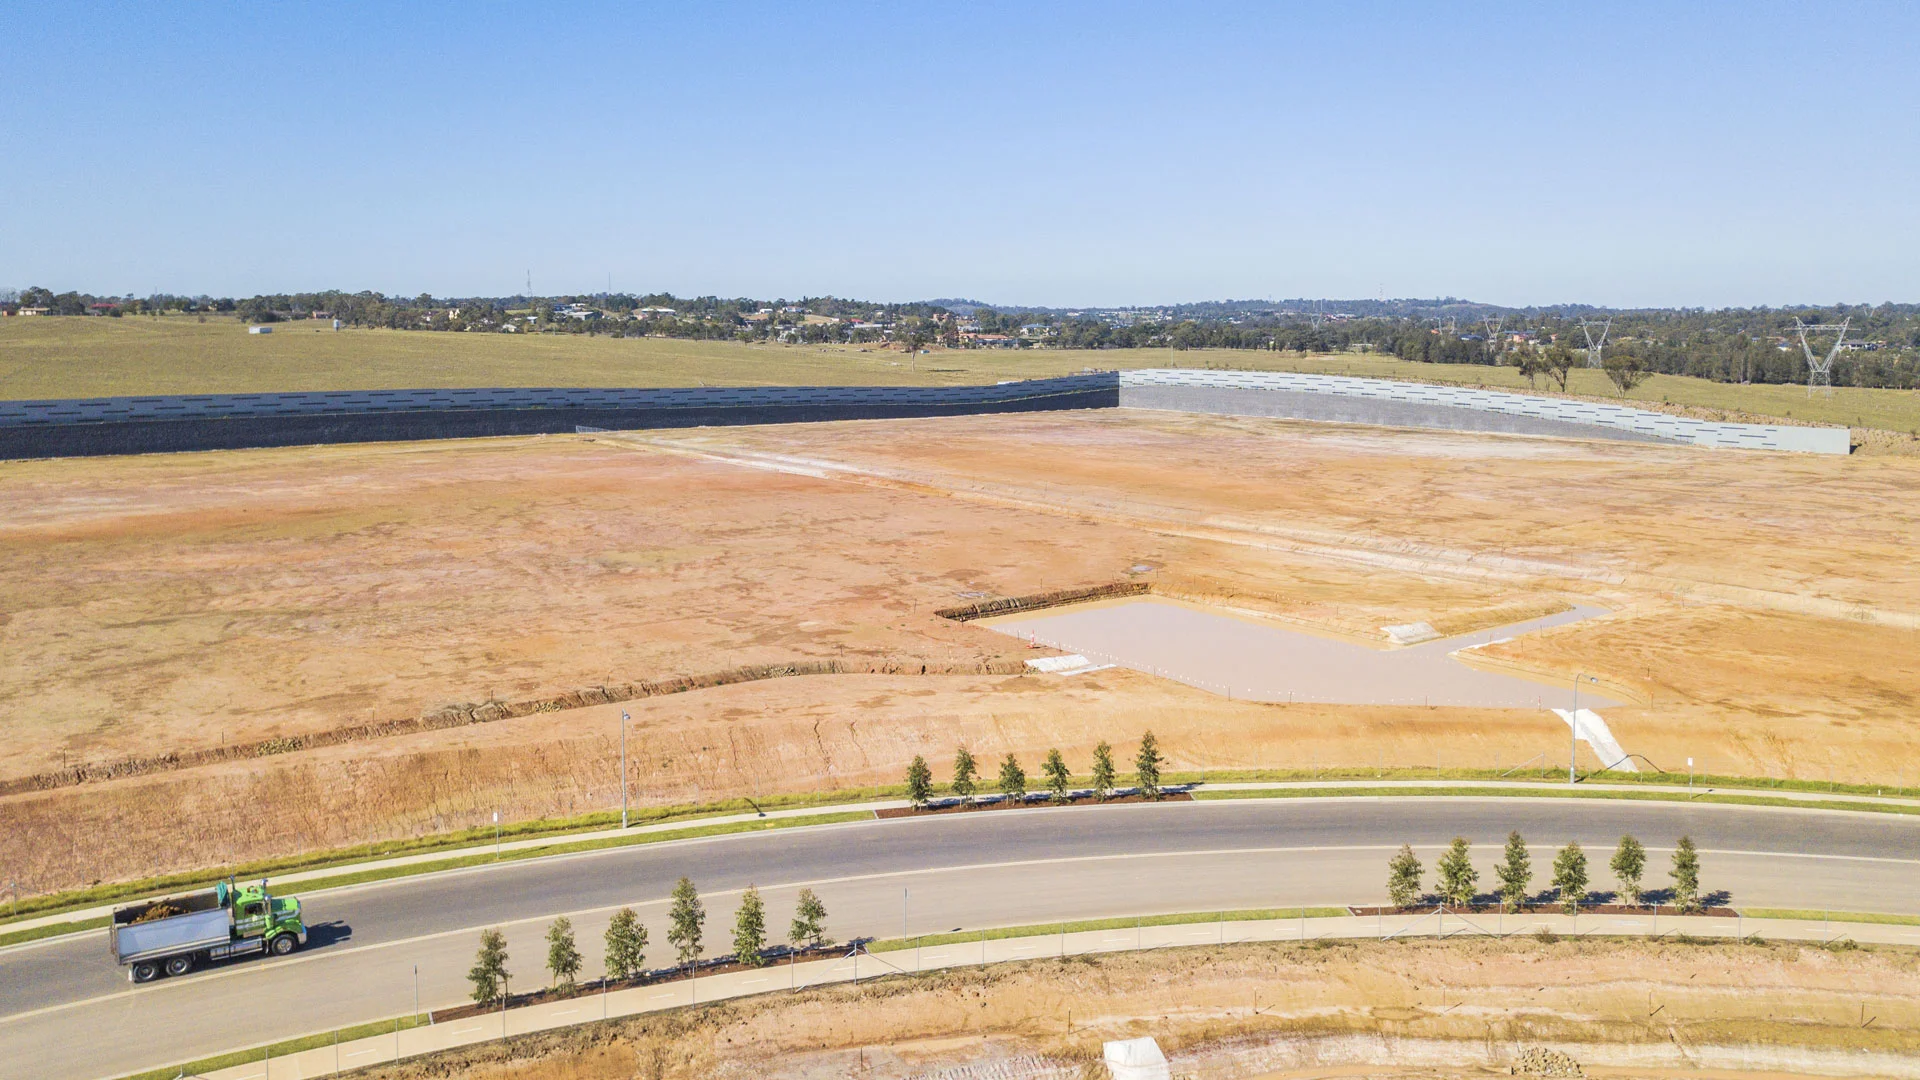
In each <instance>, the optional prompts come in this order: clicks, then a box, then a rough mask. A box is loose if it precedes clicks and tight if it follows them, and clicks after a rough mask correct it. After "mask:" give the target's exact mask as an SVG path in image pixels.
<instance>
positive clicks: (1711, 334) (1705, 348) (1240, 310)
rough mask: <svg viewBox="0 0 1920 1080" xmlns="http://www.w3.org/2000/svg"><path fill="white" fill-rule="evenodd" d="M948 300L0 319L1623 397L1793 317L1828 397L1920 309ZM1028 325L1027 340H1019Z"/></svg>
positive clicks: (39, 296)
mask: <svg viewBox="0 0 1920 1080" xmlns="http://www.w3.org/2000/svg"><path fill="white" fill-rule="evenodd" d="M952 302H953V303H955V304H957V305H959V306H960V307H961V308H962V309H963V310H962V311H953V310H950V309H948V308H945V307H942V306H940V305H939V304H936V303H905V304H891V303H880V302H876V301H864V300H854V299H847V298H840V297H802V298H800V299H798V300H788V299H786V298H775V299H772V300H761V299H755V298H752V297H719V296H697V297H680V296H675V295H673V294H671V293H648V294H633V293H611V292H609V293H597V294H574V295H560V296H532V295H514V296H494V297H479V296H476V297H436V296H433V295H431V294H426V293H422V294H420V295H418V296H414V297H399V296H388V295H385V294H383V293H379V292H375V291H369V290H361V291H358V292H350V291H346V290H338V289H334V290H322V291H317V292H308V293H272V294H262V295H258V296H250V297H244V298H233V297H210V296H204V295H203V296H181V295H174V294H166V293H155V294H152V295H149V296H145V297H134V296H120V297H115V296H97V295H94V294H91V293H86V292H76V291H68V292H60V293H56V292H54V291H52V290H50V289H47V288H45V287H42V286H34V287H32V288H28V289H25V290H20V291H18V292H12V293H11V295H9V294H7V293H0V309H4V310H8V311H14V310H18V309H20V308H23V307H24V308H36V309H45V310H47V311H48V313H50V314H55V315H85V314H89V313H90V312H93V313H100V314H107V315H114V316H124V315H141V314H161V313H175V312H180V313H189V314H191V313H200V314H207V313H216V314H232V315H235V316H237V317H240V318H245V319H248V320H250V321H255V322H272V321H277V320H280V319H289V318H290V319H300V318H305V317H307V316H308V315H310V314H312V313H315V312H326V313H327V314H328V315H329V316H330V317H333V318H338V319H340V320H341V321H342V323H344V324H345V325H348V326H353V327H376V328H385V329H396V330H442V331H483V332H500V331H503V330H506V329H507V328H508V327H509V326H511V327H512V328H513V329H515V330H520V331H534V332H542V333H576V334H587V335H595V336H603V335H604V336H614V337H672V338H690V339H715V340H738V341H747V342H756V341H757V342H787V343H793V344H825V343H835V342H838V343H846V342H853V343H877V342H888V343H892V344H896V345H904V346H906V347H907V348H909V349H920V348H924V347H926V346H929V345H934V344H940V345H945V346H948V347H960V346H962V345H964V344H966V343H967V342H968V341H970V340H971V336H972V335H973V334H976V333H977V334H990V335H1002V336H1007V337H1011V338H1013V339H1014V340H1015V342H1016V343H1017V344H1018V345H1020V346H1022V347H1035V346H1045V347H1050V348H1052V347H1057V348H1073V349H1172V350H1198V349H1252V350H1268V351H1286V352H1298V353H1330V352H1348V351H1364V352H1369V353H1374V354H1378V355H1388V356H1393V357H1396V358H1398V359H1402V360H1411V361H1418V362H1423V363H1435V364H1480V365H1501V366H1513V367H1519V368H1520V369H1521V371H1522V373H1523V374H1526V375H1527V376H1528V378H1529V379H1530V380H1535V381H1536V384H1537V380H1538V379H1540V378H1546V379H1548V381H1549V382H1550V383H1553V382H1558V383H1560V384H1562V386H1564V382H1565V378H1564V372H1565V371H1566V370H1567V369H1568V368H1571V367H1573V366H1585V356H1584V354H1585V351H1586V350H1585V347H1586V337H1585V334H1584V333H1583V331H1582V330H1581V327H1580V321H1581V320H1582V319H1583V318H1587V317H1592V316H1604V317H1607V318H1610V319H1611V320H1612V325H1611V328H1610V330H1609V333H1608V341H1607V345H1606V347H1605V349H1604V350H1603V351H1602V357H1603V360H1610V361H1612V363H1610V364H1608V365H1606V366H1607V368H1608V374H1609V375H1610V376H1613V377H1614V380H1615V383H1616V385H1620V386H1621V387H1622V389H1631V386H1632V384H1633V383H1634V382H1637V381H1639V380H1640V379H1644V378H1645V377H1646V376H1647V375H1651V374H1667V375H1688V376H1694V377H1697V378H1703V379H1709V380H1713V381H1717V382H1737V383H1800V382H1805V381H1806V377H1807V363H1806V357H1805V354H1804V352H1803V351H1802V350H1801V348H1800V343H1799V339H1798V337H1797V335H1796V333H1795V323H1796V320H1797V321H1800V322H1804V323H1807V324H1809V325H1811V324H1816V323H1823V324H1837V323H1839V322H1841V321H1843V320H1847V321H1848V322H1849V330H1848V332H1847V336H1848V340H1850V341H1857V342H1861V343H1864V344H1865V345H1867V346H1870V347H1868V348H1862V349H1858V350H1851V351H1845V352H1842V353H1841V355H1840V357H1839V358H1838V359H1837V360H1836V361H1835V364H1834V370H1833V382H1834V384H1835V385H1837V386H1873V387H1899V388H1913V387H1915V386H1920V304H1891V303H1888V304H1879V305H1867V304H1838V305H1834V306H1831V307H1813V306H1808V307H1782V308H1726V309H1719V310H1713V311H1707V310H1703V309H1698V308H1677V309H1675V308H1667V309H1636V310H1623V311H1603V310H1601V309H1595V308H1590V307H1582V306H1568V307H1562V308H1501V307H1496V306H1493V305H1485V304H1472V303H1468V302H1465V301H1457V300H1452V299H1442V300H1435V301H1393V302H1381V303H1376V302H1372V301H1367V302H1359V301H1355V302H1342V305H1341V306H1342V307H1345V308H1351V309H1356V310H1359V311H1361V312H1363V313H1362V314H1360V315H1358V316H1355V317H1350V318H1349V317H1342V318H1337V319H1329V318H1325V317H1323V316H1322V314H1321V313H1320V312H1318V311H1314V312H1307V311H1302V310H1298V309H1297V308H1299V307H1302V306H1304V305H1303V304H1301V303H1300V302H1289V303H1291V304H1294V305H1295V308H1277V307H1274V306H1272V305H1266V306H1262V305H1259V304H1257V303H1254V302H1238V303H1236V302H1216V303H1204V304H1186V305H1173V306H1170V307H1167V308H1160V309H1151V310H1148V311H1141V312H1137V313H1130V312H1111V313H1104V314H1101V315H1093V314H1088V313H1086V312H1078V311H1060V310H1054V309H1044V308H1019V307H1008V308H994V307H990V306H978V305H973V304H970V303H967V304H961V303H960V302H959V301H952ZM96 305H106V306H104V307H96ZM576 307H577V308H578V309H584V311H583V312H582V313H583V314H584V315H586V316H587V317H578V318H576V317H574V316H573V315H572V314H569V313H568V309H570V308H576ZM606 316H610V317H606ZM632 316H638V317H632ZM810 317H814V318H810ZM827 320H833V321H827ZM1029 327H1037V328H1038V331H1037V332H1035V333H1026V332H1025V331H1026V328H1029ZM1831 341H1832V337H1831V335H1828V336H1826V337H1824V338H1822V339H1820V340H1819V341H1818V342H1815V344H1816V347H1817V348H1818V350H1819V351H1821V352H1823V353H1824V351H1825V348H1826V347H1827V346H1828V345H1830V344H1831ZM1563 360H1565V361H1567V362H1566V363H1561V361H1563ZM1556 375H1557V377H1556Z"/></svg>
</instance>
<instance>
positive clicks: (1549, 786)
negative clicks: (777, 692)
mask: <svg viewBox="0 0 1920 1080" xmlns="http://www.w3.org/2000/svg"><path fill="white" fill-rule="evenodd" d="M1490 787H1491V788H1500V789H1502V790H1503V791H1511V792H1512V793H1513V796H1514V797H1524V796H1526V795H1528V794H1530V793H1535V792H1538V793H1541V794H1546V795H1552V794H1555V793H1561V792H1566V791H1567V790H1568V785H1567V784H1566V783H1564V782H1561V781H1538V780H1344V779H1343V780H1287V781H1277V780H1276V781H1251V782H1244V783H1202V784H1198V785H1195V786H1194V788H1193V790H1194V791H1195V792H1209V791H1220V792H1232V791H1286V790H1289V789H1301V788H1311V789H1315V790H1338V789H1342V788H1345V789H1375V790H1377V789H1382V788H1386V789H1394V790H1418V789H1433V790H1438V791H1445V790H1448V789H1460V788H1490ZM1574 790H1578V791H1582V792H1610V793H1631V792H1649V793H1653V792H1659V793H1664V794H1668V795H1673V794H1689V795H1693V796H1695V797H1698V796H1702V795H1710V794H1719V795H1749V796H1757V797H1762V798H1769V799H1779V800H1782V801H1786V802H1797V803H1821V802H1826V803H1854V804H1874V803H1879V804H1886V805H1895V806H1906V807H1912V808H1914V809H1916V810H1920V799H1915V798H1906V797H1900V796H1891V795H1889V796H1873V795H1852V794H1842V793H1838V792H1836V793H1831V794H1829V793H1824V792H1809V791H1774V790H1768V789H1765V788H1724V789H1714V788H1709V787H1706V786H1705V785H1701V786H1697V787H1692V788H1689V787H1688V786H1686V785H1685V784H1671V785H1669V784H1604V783H1593V782H1583V783H1581V784H1579V785H1577V786H1576V787H1575V789H1574ZM906 805H908V803H907V801H906V800H905V799H878V800H873V801H869V802H857V803H840V804H834V805H825V806H810V807H800V808H795V809H784V810H769V811H767V812H765V813H764V814H755V813H740V814H726V815H718V816H714V817H700V818H687V819H682V820H678V821H667V822H659V823H655V824H651V825H635V826H632V827H631V828H627V829H619V828H613V829H596V830H593V831H591V832H575V833H556V834H553V835H549V836H539V837H532V838H528V839H521V840H505V841H502V842H501V843H499V844H487V843H481V844H474V845H470V846H467V847H460V848H442V849H439V850H436V851H425V852H419V853H416V854H412V855H397V856H394V857H392V858H386V859H371V860H368V861H366V862H357V863H351V864H346V865H336V866H328V867H320V868H317V869H313V870H299V871H294V872H290V873H285V874H273V875H271V876H270V880H271V882H272V883H273V884H274V885H275V886H278V887H283V888H284V887H287V886H298V885H299V884H300V883H302V882H307V881H321V880H325V879H327V878H334V877H339V876H341V875H343V874H357V873H366V872H368V871H379V870H390V869H400V868H406V867H419V868H422V870H423V871H426V872H431V870H432V869H433V864H435V863H444V862H451V861H453V860H456V859H464V858H470V857H472V856H474V855H485V854H487V853H489V852H493V851H498V852H499V853H500V854H502V855H506V854H515V855H521V854H524V853H527V852H537V851H539V850H541V849H544V848H554V847H559V846H562V845H567V844H578V843H590V842H593V841H605V840H617V839H620V838H623V837H625V838H633V837H641V836H646V835H649V834H658V833H670V832H680V831H684V830H688V829H702V828H710V827H712V826H715V825H735V824H743V823H749V822H756V821H779V820H783V819H791V818H804V817H814V816H817V815H821V814H837V813H846V812H848V811H875V810H886V809H894V808H899V807H904V806H906ZM350 887H351V886H350ZM176 891H178V890H176ZM287 891H291V892H298V889H288V890H287ZM151 895H152V896H156V897H157V896H164V895H167V894H166V893H153V894H151ZM132 902H133V900H131V899H128V900H121V901H117V902H116V903H113V904H103V905H100V906H97V907H90V908H84V909H79V910H72V911H62V912H58V913H55V914H51V915H39V916H35V917H32V918H27V919H21V920H18V921H17V922H7V923H0V933H12V932H14V931H19V930H32V929H36V928H38V927H41V926H51V925H57V924H60V923H69V922H82V921H86V920H90V919H102V918H105V917H107V916H108V915H111V914H112V913H113V909H114V908H115V907H119V906H122V905H124V904H128V903H132ZM42 940H45V939H42ZM29 944H31V943H29ZM12 947H14V948H18V947H20V946H12Z"/></svg>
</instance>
